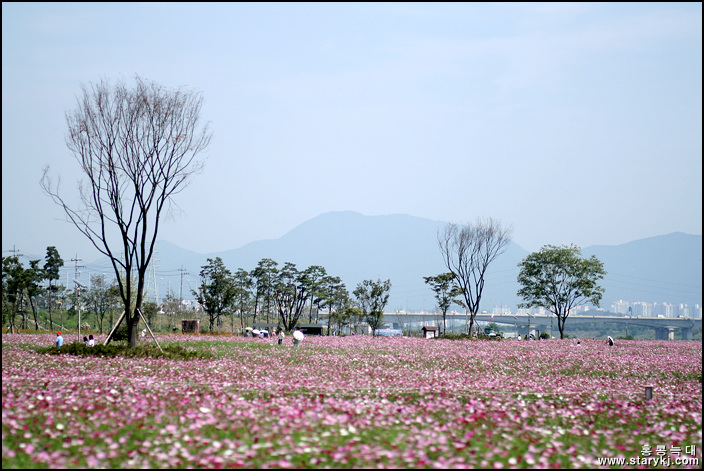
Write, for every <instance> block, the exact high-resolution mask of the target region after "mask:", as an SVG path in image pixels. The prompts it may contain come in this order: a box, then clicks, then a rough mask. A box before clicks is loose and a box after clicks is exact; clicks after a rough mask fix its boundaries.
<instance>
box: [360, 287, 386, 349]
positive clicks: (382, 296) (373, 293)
mask: <svg viewBox="0 0 704 471" xmlns="http://www.w3.org/2000/svg"><path fill="white" fill-rule="evenodd" d="M390 290H391V280H386V281H381V280H377V281H373V280H364V281H362V282H361V283H359V284H358V285H357V289H355V290H354V292H353V294H354V295H355V297H356V298H357V302H358V303H359V307H360V308H361V310H362V314H363V315H364V320H365V321H366V322H367V324H369V327H371V328H372V334H373V335H376V331H377V329H379V327H381V325H382V323H383V321H384V307H385V306H386V303H388V302H389V291H390Z"/></svg>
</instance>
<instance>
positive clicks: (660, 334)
mask: <svg viewBox="0 0 704 471" xmlns="http://www.w3.org/2000/svg"><path fill="white" fill-rule="evenodd" d="M690 336H691V333H690ZM655 340H675V328H674V327H655Z"/></svg>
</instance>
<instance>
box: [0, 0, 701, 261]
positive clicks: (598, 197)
mask: <svg viewBox="0 0 704 471" xmlns="http://www.w3.org/2000/svg"><path fill="white" fill-rule="evenodd" d="M701 20H702V7H701V4H699V3H690V4H676V3H675V4H672V3H666V4H638V3H637V4H552V3H550V4H473V3H468V4H435V3H432V4H415V3H413V4H403V3H402V4H396V3H393V4H356V3H355V4H203V3H198V4H183V3H178V4H162V3H155V4H149V3H147V4H85V3H80V4H62V3H51V4H35V3H27V4H24V3H3V4H2V113H3V119H2V170H3V171H2V227H3V229H2V249H3V255H4V256H6V255H9V250H11V249H13V247H16V248H17V249H19V250H22V251H23V252H24V253H33V254H38V255H43V254H44V253H45V250H46V247H47V246H49V245H55V246H57V248H58V249H59V252H60V253H61V254H62V256H63V257H64V258H65V259H69V258H71V257H74V256H76V255H78V257H80V258H82V259H83V260H92V259H94V258H97V256H98V254H97V252H96V251H95V250H94V249H92V247H91V246H90V244H89V242H88V241H87V240H86V239H85V238H83V236H82V235H81V234H80V233H78V231H77V230H76V229H75V228H74V227H73V226H71V225H70V224H69V223H67V222H64V219H65V218H64V216H63V213H62V211H61V209H60V208H58V207H57V206H56V205H55V204H54V203H53V202H52V201H51V200H50V198H49V197H47V196H46V195H44V194H43V193H42V191H41V189H40V187H39V179H40V178H41V173H42V168H43V167H44V166H45V165H50V166H51V171H52V174H53V175H54V177H60V178H61V181H62V190H63V191H62V193H63V194H64V195H65V196H66V197H72V195H73V197H75V195H76V193H77V192H76V182H77V180H78V179H79V178H80V173H79V170H78V165H77V163H76V161H75V160H74V159H73V157H72V156H71V154H70V153H69V151H68V149H67V148H66V145H65V140H64V135H65V132H66V122H65V113H66V112H67V111H69V110H71V109H73V108H74V107H75V104H76V97H77V95H78V94H79V93H80V90H81V88H80V87H81V84H88V83H90V82H96V81H98V80H99V79H100V78H107V79H111V80H115V79H124V80H126V81H127V82H128V83H132V82H133V77H134V75H135V74H139V75H140V76H142V77H143V78H146V79H148V80H154V81H157V82H160V83H162V84H164V85H167V86H173V87H176V86H186V87H190V88H195V89H197V90H199V91H201V92H202V94H203V96H204V99H205V104H204V107H203V111H202V118H203V119H204V120H206V121H210V122H211V125H212V130H213V132H214V137H213V141H212V144H211V146H210V147H209V149H208V151H207V158H208V159H207V161H206V166H205V170H204V171H203V172H202V173H201V174H199V175H196V176H195V177H194V179H193V180H192V182H191V184H190V186H189V187H188V188H187V189H186V190H185V191H183V192H182V193H180V194H179V195H178V196H177V199H176V202H177V203H178V205H179V206H180V209H181V213H180V214H178V215H176V216H175V217H174V218H173V219H170V220H168V221H166V223H165V224H164V225H163V226H162V229H161V231H160V236H159V238H160V239H165V240H168V241H170V242H172V243H175V244H176V245H179V246H181V247H183V248H187V249H190V250H193V251H195V252H199V253H209V252H214V251H220V250H227V249H232V248H237V247H240V246H242V245H244V244H246V243H248V242H250V241H254V240H258V239H269V238H277V237H280V236H282V235H283V234H285V233H286V232H288V231H289V230H291V229H293V228H294V227H296V226H297V225H299V224H301V223H303V222H304V221H306V220H308V219H310V218H313V217H315V216H317V215H319V214H322V213H325V212H328V211H343V210H353V211H358V212H360V213H362V214H367V215H382V214H398V213H401V214H410V215H413V216H419V217H424V218H429V219H434V220H442V221H452V222H458V223H465V222H473V221H474V220H475V219H476V218H477V217H493V218H496V219H499V220H501V221H502V222H503V223H505V224H507V225H508V224H511V225H513V228H514V241H515V242H516V243H518V244H519V245H520V246H521V247H523V248H525V249H526V250H538V249H539V248H540V247H541V246H542V245H544V244H571V243H574V244H577V245H580V246H582V247H586V246H590V245H616V244H621V243H625V242H629V241H632V240H635V239H640V238H645V237H650V236H654V235H661V234H667V233H671V232H685V233H688V234H701V233H702V180H701V176H702V131H701V130H702V24H701Z"/></svg>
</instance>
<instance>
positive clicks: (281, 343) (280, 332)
mask: <svg viewBox="0 0 704 471" xmlns="http://www.w3.org/2000/svg"><path fill="white" fill-rule="evenodd" d="M284 337H286V336H285V335H284V329H279V340H278V341H277V343H278V344H279V345H283V343H284Z"/></svg>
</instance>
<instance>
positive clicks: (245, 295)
mask: <svg viewBox="0 0 704 471" xmlns="http://www.w3.org/2000/svg"><path fill="white" fill-rule="evenodd" d="M252 285H253V280H252V277H251V276H250V274H249V273H247V272H246V271H245V270H243V269H241V268H240V269H239V270H237V272H235V276H234V286H235V303H236V305H237V311H238V312H239V314H240V331H244V329H245V327H246V324H247V321H246V313H247V305H248V304H249V302H250V298H251V292H250V290H251V289H252ZM234 332H235V310H234V309H233V310H232V333H234Z"/></svg>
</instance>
